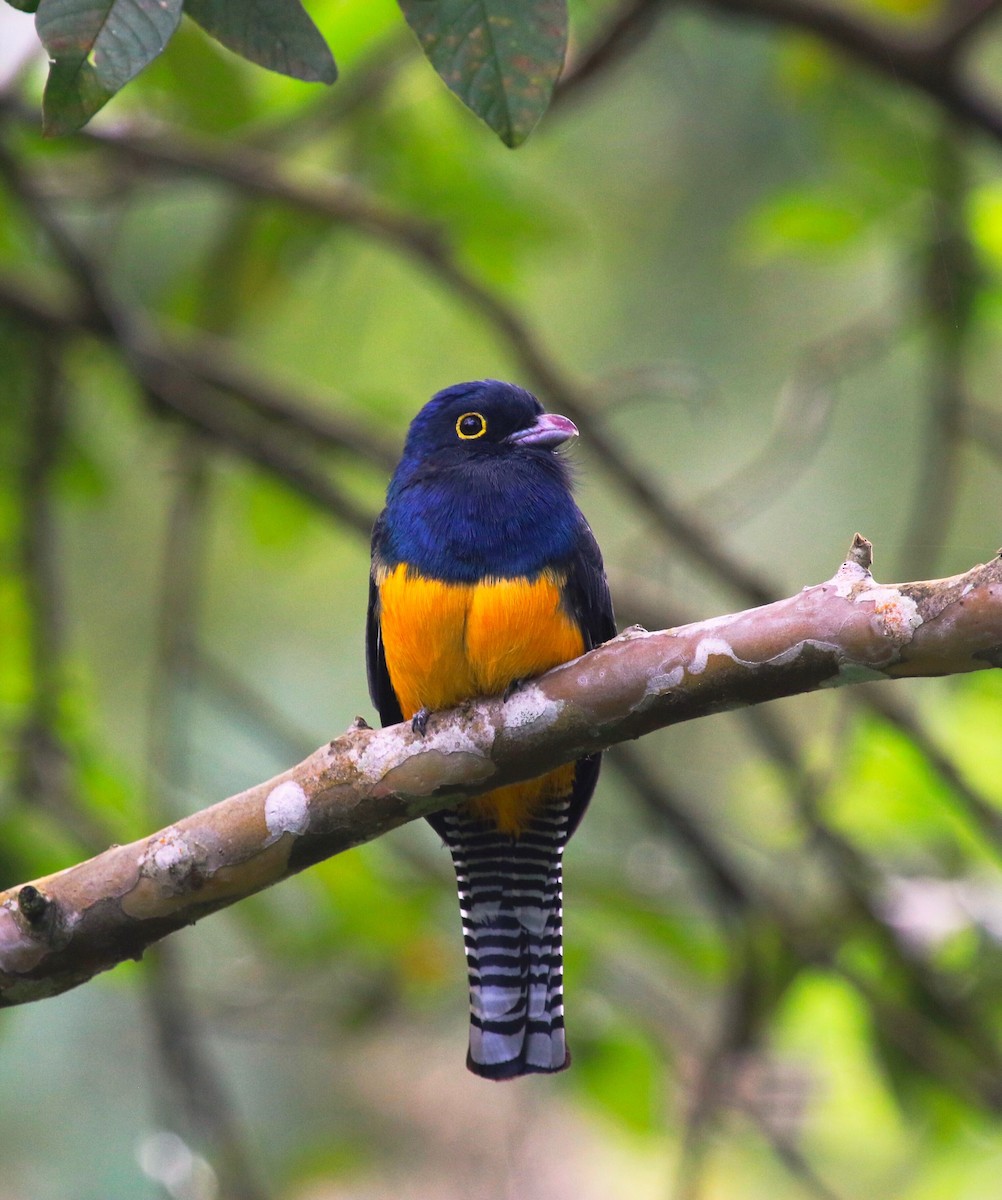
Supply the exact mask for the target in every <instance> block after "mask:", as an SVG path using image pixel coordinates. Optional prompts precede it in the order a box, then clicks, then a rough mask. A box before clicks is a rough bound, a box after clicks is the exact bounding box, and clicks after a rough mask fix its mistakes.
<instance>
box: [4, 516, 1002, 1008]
mask: <svg viewBox="0 0 1002 1200" xmlns="http://www.w3.org/2000/svg"><path fill="white" fill-rule="evenodd" d="M870 565H871V563H870V544H869V543H868V542H867V541H866V540H865V539H864V538H861V537H859V536H858V535H857V537H856V538H855V539H854V541H853V544H852V546H851V548H850V551H849V554H848V555H847V557H846V560H845V562H843V563H842V565H841V566H840V567H839V569H838V571H837V572H836V573H835V575H834V576H833V577H832V578H831V579H829V580H827V581H826V582H824V583H821V584H817V585H815V586H812V587H806V588H804V589H803V591H801V592H798V593H797V594H796V595H794V596H791V597H789V598H787V599H784V600H779V601H776V602H775V603H773V604H766V605H763V606H761V607H758V608H753V609H748V610H746V611H744V612H738V613H732V614H729V615H727V616H721V617H714V618H711V619H709V620H705V621H698V622H695V623H694V624H691V625H685V626H681V627H680V628H677V629H670V630H662V631H659V632H648V631H647V630H644V629H640V628H639V627H634V628H631V629H628V630H626V631H625V632H624V633H622V634H620V635H619V637H617V638H614V639H613V640H612V641H610V642H607V643H606V644H605V645H604V646H600V647H598V649H596V650H593V651H591V652H590V653H589V654H586V655H584V656H583V657H582V658H579V659H576V660H575V661H573V662H570V663H566V664H564V665H563V666H560V667H557V668H556V669H554V670H553V671H550V672H549V673H548V674H546V675H544V676H542V677H541V678H539V679H536V680H532V681H529V682H527V683H526V684H524V685H523V686H522V687H521V688H520V689H519V690H518V691H516V692H515V693H514V694H513V695H511V696H509V697H507V698H502V697H494V698H488V699H480V700H471V701H469V702H467V703H466V704H464V705H462V706H460V707H459V708H457V709H455V710H453V711H451V712H443V713H437V714H434V715H433V716H432V718H431V719H430V720H429V723H428V727H427V731H426V733H425V734H424V735H423V736H421V735H419V734H417V733H415V732H414V731H413V730H412V729H411V727H410V725H408V724H403V725H396V726H393V727H392V728H389V729H383V730H374V729H370V728H369V727H368V726H367V725H366V724H365V722H364V721H361V720H357V721H356V722H355V723H354V724H353V725H352V727H351V728H350V729H349V730H348V731H347V732H346V733H344V734H343V735H341V736H340V737H338V738H335V739H334V740H333V741H332V742H330V743H329V744H328V745H325V746H322V747H321V748H320V749H318V750H316V751H315V752H314V753H313V754H311V755H310V756H309V758H307V759H305V760H304V761H303V762H301V763H299V764H298V765H296V766H294V767H292V768H291V769H289V770H288V771H286V772H284V773H283V774H282V775H279V776H277V777H276V778H274V779H270V780H268V781H266V782H264V783H261V784H258V785H256V786H255V787H252V788H249V789H248V790H247V791H245V792H241V793H240V794H239V795H236V796H232V797H230V798H229V799H227V800H223V801H221V802H219V803H218V804H215V805H213V806H212V807H210V808H207V809H204V810H202V811H200V812H197V813H193V814H192V815H191V816H188V817H185V818H183V819H182V820H179V821H177V822H175V823H174V824H173V825H171V826H169V827H168V828H167V829H163V830H160V831H159V832H157V833H154V834H152V835H151V836H150V837H147V838H144V839H142V840H140V841H136V842H132V843H130V844H129V845H125V846H112V847H111V848H109V849H108V850H106V851H104V853H102V854H99V855H96V856H95V857H94V858H91V859H88V860H87V861H86V862H83V863H80V864H78V865H77V866H73V867H70V868H68V869H67V870H64V871H60V872H59V873H58V874H55V875H50V876H47V877H45V878H43V879H37V880H34V881H32V882H31V883H30V884H22V885H19V886H18V887H14V888H11V889H9V890H8V891H6V892H4V893H0V1006H7V1005H13V1004H21V1003H26V1002H28V1001H31V1000H39V999H42V998H44V997H45V996H50V995H55V994H57V993H59V992H63V991H66V990H67V989H69V988H72V987H75V986H76V985H78V984H80V983H84V982H86V981H87V980H88V979H90V978H92V977H93V976H94V975H96V974H98V973H99V972H101V971H104V970H108V969H109V968H110V967H113V966H115V965H116V964H117V963H119V962H121V961H123V960H124V959H127V958H136V957H140V956H141V955H142V953H143V951H144V949H145V948H146V947H147V946H148V945H150V944H151V943H153V942H155V941H157V940H158V939H159V938H162V937H164V936H166V935H167V934H169V933H171V932H173V931H174V930H176V929H178V928H180V927H182V926H184V925H190V924H192V923H194V922H195V921H198V920H200V919H201V918H202V917H204V916H207V915H208V914H209V913H211V912H215V911H216V910H218V909H220V908H223V907H226V906H227V905H229V904H233V903H235V902H236V901H238V900H241V899H243V898H244V897H245V896H249V895H252V894H253V893H254V892H258V891H260V890H262V889H263V888H266V887H270V886H271V885H272V884H275V883H278V882H279V881H281V880H282V879H284V878H287V877H288V876H289V875H292V874H294V873H295V872H297V871H300V870H302V869H303V868H305V867H308V866H310V865H312V864H313V863H316V862H319V861H321V860H322V859H325V858H328V857H330V856H332V855H334V854H338V853H340V852H341V851H342V850H347V849H349V848H350V847H352V846H356V845H358V844H359V843H361V842H365V841H369V840H371V839H373V838H375V837H378V836H380V835H381V834H384V833H386V832H388V831H389V830H391V829H394V828H396V827H397V826H398V825H401V824H403V823H405V822H407V821H411V820H414V819H415V818H417V817H420V816H423V815H424V814H426V813H429V812H433V811H435V810H437V809H441V808H445V807H447V806H449V805H453V804H458V803H460V802H461V801H462V800H463V799H464V798H465V797H468V796H473V795H477V794H479V793H481V792H485V791H489V790H490V789H491V788H495V787H498V786H500V785H502V784H506V783H511V782H514V781H516V780H519V779H527V778H531V777H533V776H534V775H538V774H541V773H542V772H544V771H546V770H549V769H551V768H553V767H555V766H557V765H559V764H560V763H564V762H570V761H571V760H573V759H575V758H578V757H580V755H582V754H584V753H588V752H590V751H594V750H599V749H605V748H606V747H608V746H610V745H613V744H614V743H616V742H620V741H625V740H627V739H629V738H635V737H639V736H641V735H642V734H644V733H648V732H650V731H651V730H654V729H658V728H663V727H665V726H668V725H674V724H678V723H679V722H682V721H688V720H693V719H695V718H697V717H703V716H707V715H709V714H710V713H714V712H720V711H723V710H725V709H730V708H737V707H740V706H743V705H749V704H758V703H761V702H763V701H766V700H772V699H776V698H777V697H780V696H790V695H795V694H798V693H803V692H809V691H813V690H815V689H818V688H822V687H834V686H839V685H842V684H848V683H858V682H863V681H865V680H869V679H897V678H904V677H919V676H938V675H949V674H959V673H963V672H966V671H975V670H982V669H985V668H990V667H999V666H1002V557H996V558H994V559H992V560H991V561H990V562H988V563H985V564H981V565H978V566H976V567H973V568H972V569H971V570H969V571H967V572H965V573H964V574H962V575H957V576H953V577H952V578H949V579H937V580H930V581H924V582H916V583H902V584H890V585H888V584H884V585H882V584H878V583H877V582H876V580H874V578H873V576H872V574H871V573H870Z"/></svg>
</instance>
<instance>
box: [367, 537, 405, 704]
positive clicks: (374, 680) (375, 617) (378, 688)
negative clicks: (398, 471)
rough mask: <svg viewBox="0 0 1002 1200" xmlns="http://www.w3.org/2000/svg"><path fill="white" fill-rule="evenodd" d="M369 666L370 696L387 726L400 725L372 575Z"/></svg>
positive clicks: (375, 545)
mask: <svg viewBox="0 0 1002 1200" xmlns="http://www.w3.org/2000/svg"><path fill="white" fill-rule="evenodd" d="M383 532H384V524H383V514H380V516H379V518H378V520H377V521H376V524H375V526H374V527H373V530H372V550H373V557H375V556H376V554H377V552H378V550H379V546H380V542H381V541H382V538H383ZM365 669H366V673H367V675H368V677H369V698H370V699H371V701H372V703H373V704H374V705H375V706H376V711H377V712H378V713H379V720H380V721H381V722H382V724H383V725H397V724H399V722H401V721H402V720H403V719H404V714H403V713H402V712H401V711H400V704H399V703H398V701H397V697H396V694H395V692H394V691H393V684H392V683H390V673H389V671H388V670H387V669H386V654H385V652H384V650H383V637H382V634H381V632H380V628H379V589H378V588H377V587H376V580H375V578H374V576H373V575H371V574H370V575H369V608H368V612H367V613H366V617H365Z"/></svg>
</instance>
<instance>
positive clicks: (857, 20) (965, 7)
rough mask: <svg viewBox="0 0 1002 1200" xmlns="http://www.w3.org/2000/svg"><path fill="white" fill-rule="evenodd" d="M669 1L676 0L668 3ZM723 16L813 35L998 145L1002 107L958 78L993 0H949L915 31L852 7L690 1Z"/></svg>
mask: <svg viewBox="0 0 1002 1200" xmlns="http://www.w3.org/2000/svg"><path fill="white" fill-rule="evenodd" d="M672 2H675V0H672ZM689 2H690V4H691V5H693V6H695V7H700V6H702V7H705V8H707V9H710V10H717V11H718V12H722V13H726V14H728V15H729V16H737V17H747V18H752V19H755V20H766V21H771V22H773V23H775V24H778V25H785V26H788V27H789V28H792V29H798V30H800V31H801V32H803V33H809V34H813V35H814V36H815V37H817V38H818V39H820V40H821V41H822V42H824V43H825V44H827V45H828V46H829V47H830V48H832V49H834V50H840V51H842V52H843V53H845V54H847V55H849V56H850V57H851V58H854V59H856V60H857V61H858V62H860V63H862V64H863V65H865V66H866V67H868V68H869V69H870V70H872V71H874V72H876V73H877V74H878V75H884V76H886V77H887V78H888V80H889V81H890V82H891V83H892V84H893V86H894V87H899V86H900V85H901V84H902V83H906V84H909V85H910V86H911V87H913V88H916V89H917V90H918V91H921V92H924V93H925V94H926V95H927V96H929V97H930V98H931V99H933V100H935V101H936V102H937V103H938V104H939V105H940V107H941V108H942V109H943V110H944V111H945V112H946V113H947V114H949V115H950V116H952V117H954V118H956V119H957V120H958V121H959V122H961V123H962V124H964V125H969V126H971V127H973V128H976V129H979V130H980V131H981V132H982V133H985V134H987V135H988V136H989V137H991V138H993V139H994V140H995V141H998V142H1002V108H1000V107H999V106H998V105H997V104H995V103H994V102H993V100H992V99H990V98H989V97H988V96H985V95H982V94H981V93H980V92H979V91H978V90H977V88H976V87H975V86H974V85H973V84H971V83H970V82H969V81H967V80H965V79H964V78H963V77H962V73H961V66H962V64H961V57H962V53H963V51H964V50H966V48H967V45H968V42H969V41H970V39H971V38H972V36H973V35H974V34H975V33H976V32H977V31H978V30H979V29H980V28H981V27H982V25H983V24H984V23H985V22H986V21H987V20H988V19H989V18H990V17H992V16H993V15H994V14H995V13H996V12H997V11H998V8H999V4H998V0H973V2H972V3H969V4H965V3H958V4H952V5H948V6H947V7H946V9H945V10H944V12H943V15H942V17H941V18H940V19H939V20H938V21H933V22H932V23H931V24H929V25H928V26H926V27H925V28H924V29H920V30H904V31H903V30H901V28H900V27H898V26H891V25H889V24H883V25H881V24H877V23H876V22H873V21H871V20H870V19H869V18H867V17H864V16H862V15H861V14H860V13H859V12H858V11H857V10H854V9H851V8H849V7H845V6H838V7H835V6H831V5H829V4H826V3H824V2H821V3H807V2H805V0H689Z"/></svg>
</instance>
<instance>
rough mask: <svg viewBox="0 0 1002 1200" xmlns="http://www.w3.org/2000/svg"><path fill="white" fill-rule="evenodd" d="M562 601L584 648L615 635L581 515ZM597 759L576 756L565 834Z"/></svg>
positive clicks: (604, 583)
mask: <svg viewBox="0 0 1002 1200" xmlns="http://www.w3.org/2000/svg"><path fill="white" fill-rule="evenodd" d="M563 602H564V607H565V608H566V609H567V610H568V612H570V613H571V615H572V616H573V617H574V619H575V620H576V621H577V623H578V625H579V626H580V628H581V632H582V633H583V634H584V643H585V650H593V649H594V648H595V647H596V646H601V644H602V643H603V642H607V641H608V640H609V639H610V638H613V637H615V636H616V618H615V615H614V614H613V611H612V596H611V595H610V593H609V582H608V580H607V579H606V577H605V567H604V565H603V563H602V551H601V550H599V548H598V542H596V541H595V535H594V534H593V533H592V531H591V528H590V527H589V525H588V522H587V521H586V520H585V519H584V517H582V518H581V528H580V533H579V536H578V545H577V548H576V550H575V552H574V556H573V558H572V559H571V561H570V563H569V564H568V572H567V582H566V583H565V584H564V588H563ZM601 759H602V756H601V755H600V754H589V755H587V756H586V757H584V758H579V759H578V760H577V763H576V769H575V772H574V786H573V789H572V792H571V807H570V812H569V814H568V828H567V837H570V836H571V834H572V833H573V832H574V830H575V829H577V827H578V823H579V822H580V820H581V818H582V817H583V816H584V813H585V809H586V808H587V807H588V801H589V800H590V799H591V796H592V792H594V790H595V784H596V783H597V782H598V769H599V765H600V763H601Z"/></svg>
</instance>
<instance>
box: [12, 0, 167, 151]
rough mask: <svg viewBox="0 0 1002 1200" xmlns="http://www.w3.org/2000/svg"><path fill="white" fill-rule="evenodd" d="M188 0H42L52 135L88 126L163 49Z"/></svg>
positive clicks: (45, 102) (46, 105)
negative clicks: (48, 61)
mask: <svg viewBox="0 0 1002 1200" xmlns="http://www.w3.org/2000/svg"><path fill="white" fill-rule="evenodd" d="M181 2H182V0H41V3H40V4H39V6H38V12H37V13H36V15H35V28H36V29H37V30H38V35H39V37H40V38H41V39H42V44H43V45H44V46H45V49H46V50H47V51H48V53H49V58H50V59H51V65H50V67H49V78H48V80H47V81H46V84H45V95H44V96H43V98H42V120H43V127H44V130H45V133H46V134H47V135H49V136H52V135H55V134H61V133H72V132H73V131H74V130H77V129H79V128H80V127H81V126H82V125H85V124H86V123H87V121H89V120H90V118H91V117H92V116H93V115H94V114H95V113H96V112H97V111H98V109H100V108H101V107H102V106H103V105H104V104H106V103H107V102H108V100H110V99H111V97H112V96H114V95H115V93H116V92H117V91H119V90H120V89H121V88H123V87H124V86H125V85H126V84H127V83H128V82H129V80H130V79H132V78H133V77H134V76H135V75H137V74H138V73H139V72H140V71H141V70H142V69H143V67H145V66H146V65H147V63H149V62H150V61H151V60H152V59H154V58H156V56H157V55H158V54H159V53H160V51H161V50H163V48H164V47H165V46H166V45H167V43H168V42H169V41H170V38H171V35H172V34H173V32H174V30H175V29H176V28H177V26H178V23H179V22H180V20H181Z"/></svg>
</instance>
